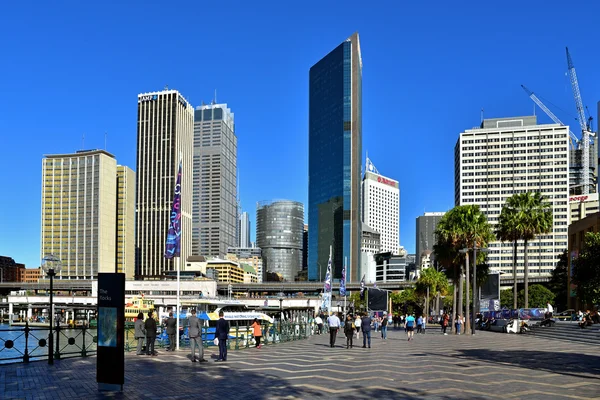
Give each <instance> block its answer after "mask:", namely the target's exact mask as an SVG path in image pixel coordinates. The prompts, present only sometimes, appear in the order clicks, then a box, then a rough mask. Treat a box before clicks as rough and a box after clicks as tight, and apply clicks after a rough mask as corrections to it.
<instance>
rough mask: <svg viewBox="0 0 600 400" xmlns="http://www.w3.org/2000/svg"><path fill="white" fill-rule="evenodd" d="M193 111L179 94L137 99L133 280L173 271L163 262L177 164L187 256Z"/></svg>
mask: <svg viewBox="0 0 600 400" xmlns="http://www.w3.org/2000/svg"><path fill="white" fill-rule="evenodd" d="M193 132H194V110H193V108H192V106H191V105H190V104H189V103H188V101H187V100H186V99H184V98H183V96H181V94H179V92H178V91H177V90H167V89H165V90H163V91H161V92H152V93H143V94H140V95H138V126H137V176H136V177H137V185H136V188H137V198H136V233H135V234H136V236H135V240H136V255H135V275H136V277H137V278H139V279H159V278H161V277H163V276H164V273H165V272H166V271H173V270H175V262H174V260H173V259H166V258H165V257H164V253H165V240H166V238H167V231H168V230H169V222H170V216H171V208H172V206H173V195H174V191H175V182H176V179H177V169H178V166H179V159H180V157H181V158H182V177H181V260H183V262H182V265H185V260H186V259H187V257H188V256H189V255H191V244H192V182H193V180H192V173H193V171H192V156H193V143H194V142H193Z"/></svg>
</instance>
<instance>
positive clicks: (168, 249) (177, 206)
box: [165, 161, 182, 258]
mask: <svg viewBox="0 0 600 400" xmlns="http://www.w3.org/2000/svg"><path fill="white" fill-rule="evenodd" d="M181 163H182V162H181V161H179V169H178V171H177V181H176V182H175V194H174V196H173V208H172V209H171V218H170V221H169V231H168V232H167V243H166V246H165V258H173V257H179V255H180V253H181Z"/></svg>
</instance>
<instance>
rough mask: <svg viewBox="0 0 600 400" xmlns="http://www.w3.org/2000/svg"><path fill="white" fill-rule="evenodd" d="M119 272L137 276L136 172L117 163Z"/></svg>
mask: <svg viewBox="0 0 600 400" xmlns="http://www.w3.org/2000/svg"><path fill="white" fill-rule="evenodd" d="M116 244H117V246H116V251H117V253H116V262H117V269H116V270H117V272H122V273H124V274H125V276H126V277H127V278H128V279H133V278H134V276H135V172H133V170H132V169H131V168H129V167H126V166H124V165H117V238H116Z"/></svg>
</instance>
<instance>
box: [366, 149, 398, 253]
mask: <svg viewBox="0 0 600 400" xmlns="http://www.w3.org/2000/svg"><path fill="white" fill-rule="evenodd" d="M362 200H363V206H362V222H363V224H367V225H369V226H370V227H371V229H374V230H375V231H377V232H379V233H380V234H381V250H379V251H382V252H391V253H394V252H395V251H396V250H397V249H398V245H399V243H400V186H399V184H398V181H396V180H394V179H392V178H388V177H385V176H383V175H381V174H380V173H379V171H377V168H375V166H374V165H373V163H372V162H371V160H369V159H368V158H367V168H366V171H365V175H364V177H363V181H362Z"/></svg>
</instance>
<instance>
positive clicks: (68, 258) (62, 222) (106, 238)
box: [40, 150, 135, 279]
mask: <svg viewBox="0 0 600 400" xmlns="http://www.w3.org/2000/svg"><path fill="white" fill-rule="evenodd" d="M42 179H43V180H42V227H41V228H42V229H41V236H42V237H41V244H42V246H41V254H40V256H41V257H40V259H42V258H43V257H44V256H45V255H48V254H54V255H55V256H57V257H58V258H59V259H60V260H61V262H62V269H61V271H60V272H59V273H58V274H57V278H58V279H96V278H97V276H98V273H99V272H124V273H125V274H126V276H127V278H129V279H132V278H133V273H134V261H135V260H134V243H133V241H132V240H131V238H132V237H133V229H134V227H133V224H134V222H133V221H134V211H135V204H134V200H133V199H134V198H135V188H134V180H135V173H134V172H133V171H132V170H131V169H130V168H128V167H125V166H120V165H117V161H116V159H115V158H114V156H113V155H112V154H110V153H108V152H106V151H104V150H82V151H78V152H76V153H74V154H57V155H46V156H45V157H44V159H43V160H42Z"/></svg>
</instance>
